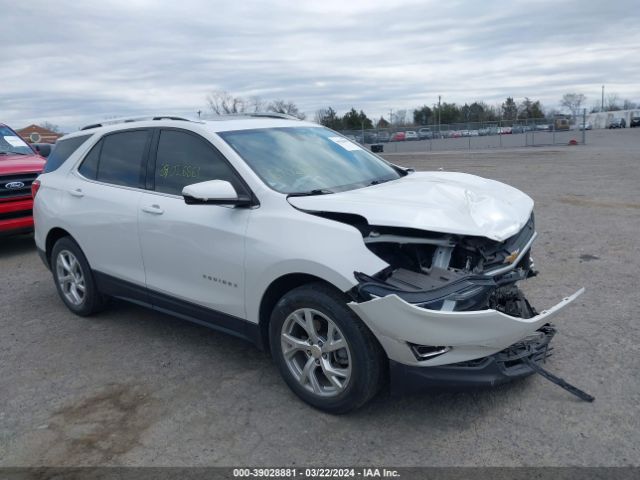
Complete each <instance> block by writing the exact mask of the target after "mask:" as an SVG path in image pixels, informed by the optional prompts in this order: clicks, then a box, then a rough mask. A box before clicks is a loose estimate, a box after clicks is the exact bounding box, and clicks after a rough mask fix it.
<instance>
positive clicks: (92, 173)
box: [78, 140, 102, 180]
mask: <svg viewBox="0 0 640 480" xmlns="http://www.w3.org/2000/svg"><path fill="white" fill-rule="evenodd" d="M101 148H102V140H100V141H99V142H98V143H96V144H95V145H94V146H93V148H92V149H91V151H90V152H89V153H88V154H87V156H86V157H84V160H83V161H82V164H81V165H80V167H79V168H78V172H80V173H81V174H82V176H83V177H85V178H90V179H91V180H95V179H96V177H97V176H98V159H99V158H100V149H101Z"/></svg>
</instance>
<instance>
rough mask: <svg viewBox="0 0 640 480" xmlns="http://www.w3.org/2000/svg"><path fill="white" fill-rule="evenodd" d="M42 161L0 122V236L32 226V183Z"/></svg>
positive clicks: (41, 166)
mask: <svg viewBox="0 0 640 480" xmlns="http://www.w3.org/2000/svg"><path fill="white" fill-rule="evenodd" d="M63 153H64V152H61V153H60V155H63ZM60 155H58V157H60ZM54 161H55V159H54ZM44 164H45V159H44V158H43V157H42V156H40V155H39V154H37V153H36V152H35V151H34V150H33V148H32V147H31V146H29V145H28V144H27V143H26V142H25V141H24V140H22V138H20V136H19V135H18V134H17V133H16V132H15V131H14V130H12V129H11V128H10V127H9V126H8V125H4V124H1V123H0V236H1V235H9V234H16V233H24V232H29V231H31V230H32V229H33V217H32V213H31V209H32V208H33V199H32V183H33V182H34V180H35V179H36V177H37V176H38V175H39V174H40V172H42V169H43V168H44Z"/></svg>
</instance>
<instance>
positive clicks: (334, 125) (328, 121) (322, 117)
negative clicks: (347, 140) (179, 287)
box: [315, 107, 342, 130]
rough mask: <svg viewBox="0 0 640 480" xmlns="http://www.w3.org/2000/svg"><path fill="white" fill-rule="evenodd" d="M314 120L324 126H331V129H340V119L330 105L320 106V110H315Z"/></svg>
mask: <svg viewBox="0 0 640 480" xmlns="http://www.w3.org/2000/svg"><path fill="white" fill-rule="evenodd" d="M315 121H316V123H319V124H320V125H324V126H325V127H328V128H331V129H333V130H341V129H342V119H341V118H340V117H339V116H338V114H337V113H336V111H335V110H334V109H333V108H331V107H328V108H321V109H320V110H318V111H316V114H315Z"/></svg>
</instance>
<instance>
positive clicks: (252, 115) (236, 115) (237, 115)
mask: <svg viewBox="0 0 640 480" xmlns="http://www.w3.org/2000/svg"><path fill="white" fill-rule="evenodd" d="M228 118H280V119H282V120H298V121H300V119H299V118H298V117H296V116H294V115H289V114H288V113H277V112H241V113H221V114H218V115H214V116H213V117H208V118H206V120H226V119H228Z"/></svg>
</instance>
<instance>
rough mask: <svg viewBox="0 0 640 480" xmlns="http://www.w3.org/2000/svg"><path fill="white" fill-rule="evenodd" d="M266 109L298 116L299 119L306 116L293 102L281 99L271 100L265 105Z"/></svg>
mask: <svg viewBox="0 0 640 480" xmlns="http://www.w3.org/2000/svg"><path fill="white" fill-rule="evenodd" d="M267 111H268V112H275V113H285V114H287V115H293V116H294V117H298V118H299V119H300V120H304V119H305V118H306V115H305V114H304V113H302V112H301V111H300V110H299V109H298V107H297V106H296V104H295V103H293V102H291V101H287V100H282V99H278V100H274V101H273V102H271V103H270V104H269V106H268V107H267ZM316 115H317V112H316Z"/></svg>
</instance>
